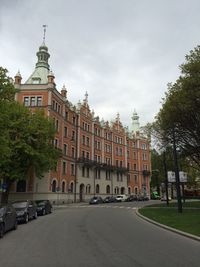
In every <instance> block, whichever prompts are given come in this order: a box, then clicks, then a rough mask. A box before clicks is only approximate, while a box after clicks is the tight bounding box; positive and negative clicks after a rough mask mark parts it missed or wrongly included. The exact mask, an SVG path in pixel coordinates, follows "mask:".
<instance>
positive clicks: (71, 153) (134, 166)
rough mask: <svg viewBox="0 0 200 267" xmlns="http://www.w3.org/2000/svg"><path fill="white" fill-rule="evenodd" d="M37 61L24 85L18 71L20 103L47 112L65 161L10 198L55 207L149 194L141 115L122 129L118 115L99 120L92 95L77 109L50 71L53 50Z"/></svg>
mask: <svg viewBox="0 0 200 267" xmlns="http://www.w3.org/2000/svg"><path fill="white" fill-rule="evenodd" d="M36 55H37V58H38V60H37V63H36V66H35V69H34V71H33V73H32V74H31V76H30V77H29V78H28V80H27V81H26V82H25V83H22V77H21V75H20V73H19V72H18V73H17V74H16V76H15V81H14V84H15V87H16V88H17V89H18V93H17V94H16V100H17V101H19V102H20V103H21V104H23V105H25V106H26V107H28V108H30V109H32V110H35V109H43V110H44V111H45V114H46V116H49V117H51V118H52V119H53V121H54V123H55V128H56V135H55V139H54V145H55V147H58V148H60V149H61V150H62V158H61V159H60V160H59V161H58V162H57V166H56V168H55V169H54V170H50V171H49V172H48V173H46V174H45V176H44V178H43V179H41V180H39V179H38V178H37V177H35V175H34V173H31V174H30V175H29V177H28V179H27V180H26V181H20V182H18V183H16V184H14V185H13V188H12V192H11V198H14V199H16V198H18V199H19V198H20V199H22V198H27V197H29V198H32V199H41V198H48V199H50V200H51V201H52V202H55V203H67V202H74V201H75V202H76V201H87V200H88V199H90V198H91V197H92V196H94V195H99V196H102V197H104V196H108V195H117V194H136V195H138V194H148V195H149V194H150V171H151V165H150V144H149V142H148V140H147V139H146V138H145V137H144V136H143V135H142V134H141V133H140V131H139V117H138V116H137V113H136V112H134V113H133V117H132V130H131V131H130V132H129V131H128V130H127V128H125V127H123V125H122V123H121V121H120V116H119V114H117V116H116V118H115V120H114V121H112V122H110V123H109V122H105V121H103V120H101V121H100V119H99V117H96V116H95V114H94V112H92V111H91V110H90V107H89V104H88V94H87V93H86V94H85V98H84V99H83V101H82V102H79V103H78V104H77V105H73V104H72V103H71V102H70V101H69V100H68V97H67V89H66V88H65V86H63V88H62V90H61V92H59V91H58V90H57V88H56V84H55V77H54V74H53V73H52V72H51V71H50V67H49V63H48V60H49V57H50V55H49V52H48V48H47V46H46V45H45V44H44V43H43V44H42V45H41V46H40V47H39V51H38V52H37V54H36Z"/></svg>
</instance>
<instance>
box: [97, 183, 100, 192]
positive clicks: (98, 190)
mask: <svg viewBox="0 0 200 267" xmlns="http://www.w3.org/2000/svg"><path fill="white" fill-rule="evenodd" d="M99 192H100V189H99V185H98V184H97V185H96V194H99Z"/></svg>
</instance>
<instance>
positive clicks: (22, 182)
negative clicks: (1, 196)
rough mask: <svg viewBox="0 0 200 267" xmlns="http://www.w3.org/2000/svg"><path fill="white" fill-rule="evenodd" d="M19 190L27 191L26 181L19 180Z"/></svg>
mask: <svg viewBox="0 0 200 267" xmlns="http://www.w3.org/2000/svg"><path fill="white" fill-rule="evenodd" d="M16 191H17V192H26V181H25V180H20V181H18V182H17V190H16Z"/></svg>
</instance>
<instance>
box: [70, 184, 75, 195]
mask: <svg viewBox="0 0 200 267" xmlns="http://www.w3.org/2000/svg"><path fill="white" fill-rule="evenodd" d="M70 192H71V193H74V183H73V182H71V184H70Z"/></svg>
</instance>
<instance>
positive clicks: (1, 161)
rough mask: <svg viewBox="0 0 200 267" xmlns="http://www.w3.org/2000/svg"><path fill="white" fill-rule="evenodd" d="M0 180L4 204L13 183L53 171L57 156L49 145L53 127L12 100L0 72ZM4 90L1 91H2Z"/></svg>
mask: <svg viewBox="0 0 200 267" xmlns="http://www.w3.org/2000/svg"><path fill="white" fill-rule="evenodd" d="M0 74H1V78H0V81H3V82H1V83H0V118H1V119H0V138H1V142H3V143H2V145H1V148H2V151H1V152H2V153H1V155H0V177H1V178H2V179H3V183H4V184H5V185H6V190H5V192H3V193H2V199H1V201H2V202H7V200H8V194H9V190H10V186H11V184H12V183H13V182H14V181H18V180H23V179H27V178H28V176H29V174H30V173H34V174H35V175H36V176H37V177H39V178H42V176H43V174H44V173H45V172H46V171H48V170H49V169H51V168H53V167H54V165H55V163H56V161H57V160H58V158H59V157H60V155H61V153H60V151H59V150H58V149H56V148H54V146H53V142H52V141H53V139H54V135H55V128H54V124H53V122H52V121H51V120H50V119H48V118H47V117H45V114H44V112H42V111H37V110H36V111H35V112H34V113H32V112H31V111H30V110H29V109H28V108H26V107H24V106H22V105H20V104H19V103H18V102H16V101H15V100H14V94H15V89H14V86H13V84H12V83H11V81H10V79H9V78H8V77H7V71H6V70H5V69H4V71H2V68H1V71H0ZM4 89H5V91H4Z"/></svg>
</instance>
